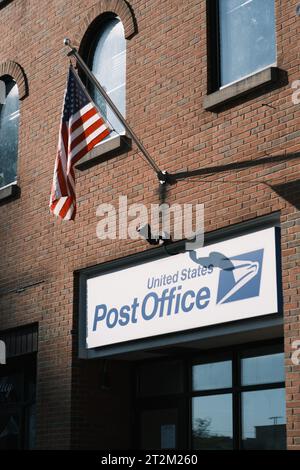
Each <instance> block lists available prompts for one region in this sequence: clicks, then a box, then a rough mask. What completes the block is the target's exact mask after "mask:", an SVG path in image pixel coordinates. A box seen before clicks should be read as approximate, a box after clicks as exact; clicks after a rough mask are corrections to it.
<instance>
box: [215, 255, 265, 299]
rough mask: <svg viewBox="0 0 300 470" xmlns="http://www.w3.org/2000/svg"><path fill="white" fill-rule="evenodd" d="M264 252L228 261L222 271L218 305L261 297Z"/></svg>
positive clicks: (239, 256) (240, 256)
mask: <svg viewBox="0 0 300 470" xmlns="http://www.w3.org/2000/svg"><path fill="white" fill-rule="evenodd" d="M263 256H264V250H263V249H262V250H257V251H252V252H250V253H244V254H242V255H238V256H234V257H231V258H227V259H226V265H225V266H223V268H221V269H220V277H219V286H218V294H217V304H225V303H228V302H235V301H237V300H245V299H250V298H252V297H257V296H259V292H260V284H261V272H262V263H263Z"/></svg>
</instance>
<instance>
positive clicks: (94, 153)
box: [75, 134, 132, 171]
mask: <svg viewBox="0 0 300 470" xmlns="http://www.w3.org/2000/svg"><path fill="white" fill-rule="evenodd" d="M131 147H132V145H131V139H130V138H129V137H128V136H127V135H126V134H124V135H119V134H116V135H114V136H112V137H110V138H108V139H106V140H104V141H103V142H101V143H100V144H98V145H97V146H96V147H94V148H93V150H91V151H90V152H89V153H88V154H87V155H86V156H85V157H83V158H82V159H81V160H80V162H79V163H77V165H75V166H76V168H77V169H78V170H81V171H83V170H85V169H86V168H89V167H91V166H94V165H96V164H98V163H101V162H103V161H106V160H109V159H111V158H113V157H116V156H118V155H121V154H123V153H127V152H129V150H131Z"/></svg>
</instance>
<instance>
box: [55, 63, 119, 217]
mask: <svg viewBox="0 0 300 470" xmlns="http://www.w3.org/2000/svg"><path fill="white" fill-rule="evenodd" d="M109 133H110V128H109V126H108V124H107V123H106V122H105V121H104V119H103V118H102V116H101V115H100V114H99V112H98V110H97V109H96V106H95V104H94V103H93V101H92V99H91V98H90V96H89V95H88V93H87V92H86V90H85V88H84V86H83V84H82V82H81V80H80V78H79V77H78V75H77V73H76V72H75V71H74V69H73V67H72V66H70V70H69V76H68V82H67V88H66V92H65V97H64V105H63V112H62V119H61V124H60V132H59V138H58V149H57V155H56V160H55V167H54V175H53V183H52V189H51V196H50V212H52V213H53V214H54V215H56V216H58V217H60V218H61V219H63V220H74V219H75V215H76V195H75V172H74V165H75V164H76V163H77V162H78V161H79V160H80V159H81V158H83V157H84V156H85V155H86V154H87V153H88V152H90V150H92V148H93V147H94V146H95V145H96V144H98V143H99V142H101V140H103V139H104V138H105V137H106V136H108V135H109Z"/></svg>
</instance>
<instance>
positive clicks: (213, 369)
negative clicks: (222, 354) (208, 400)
mask: <svg viewBox="0 0 300 470" xmlns="http://www.w3.org/2000/svg"><path fill="white" fill-rule="evenodd" d="M231 386H232V365H231V361H224V362H213V363H209V364H198V365H196V366H194V367H193V390H213V389H220V388H229V387H231Z"/></svg>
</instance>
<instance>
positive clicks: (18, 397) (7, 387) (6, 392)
mask: <svg viewBox="0 0 300 470" xmlns="http://www.w3.org/2000/svg"><path fill="white" fill-rule="evenodd" d="M22 400H23V380H22V375H20V374H13V375H8V376H5V377H0V405H1V404H3V403H4V404H10V403H19V402H21V401H22Z"/></svg>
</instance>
